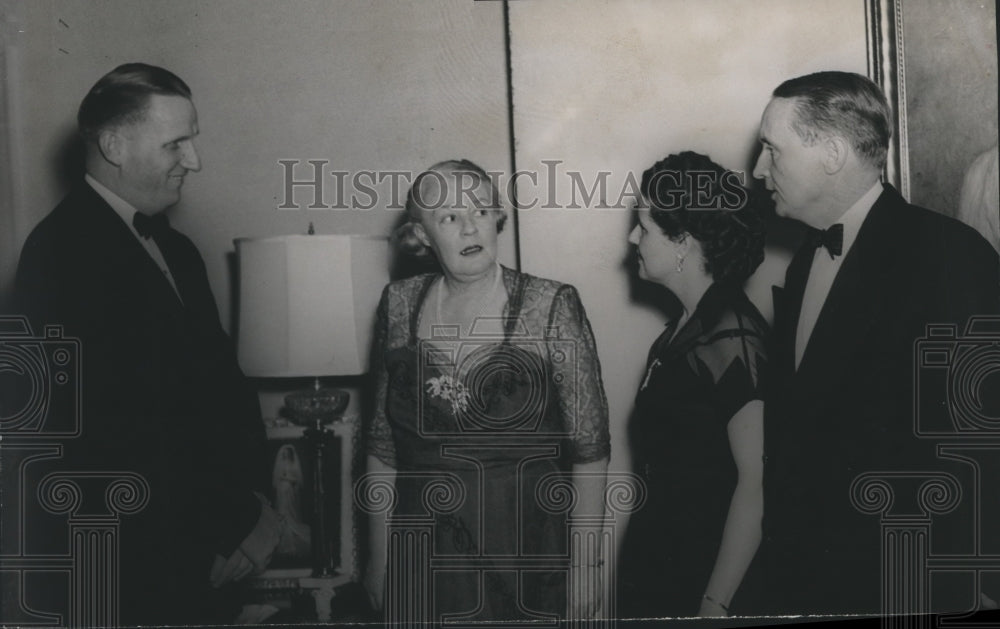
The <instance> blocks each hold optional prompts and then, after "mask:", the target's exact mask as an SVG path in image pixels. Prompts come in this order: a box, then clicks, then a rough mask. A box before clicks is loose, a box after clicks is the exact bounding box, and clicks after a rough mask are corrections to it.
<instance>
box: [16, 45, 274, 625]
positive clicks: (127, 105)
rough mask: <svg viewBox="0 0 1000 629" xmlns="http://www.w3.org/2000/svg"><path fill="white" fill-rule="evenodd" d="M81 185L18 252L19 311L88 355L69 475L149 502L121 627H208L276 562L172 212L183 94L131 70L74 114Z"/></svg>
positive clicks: (205, 307) (250, 419)
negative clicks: (131, 481)
mask: <svg viewBox="0 0 1000 629" xmlns="http://www.w3.org/2000/svg"><path fill="white" fill-rule="evenodd" d="M78 124H79V131H80V134H81V136H82V140H83V142H84V146H85V168H86V174H85V175H84V177H83V178H82V180H80V181H79V182H78V183H77V185H76V186H75V187H74V188H73V190H72V191H71V192H70V193H69V194H68V195H67V196H66V198H65V199H63V201H62V202H61V203H60V204H59V205H58V206H57V207H56V208H55V209H54V210H53V211H52V212H51V213H50V214H49V215H48V216H47V217H46V218H45V219H43V220H42V221H41V223H39V225H38V226H37V227H36V228H35V229H34V230H33V231H32V233H31V235H30V236H29V237H28V239H27V241H26V242H25V245H24V249H23V251H22V254H21V259H20V263H19V265H18V270H17V276H16V280H15V303H16V304H17V305H18V307H19V310H20V311H21V312H23V313H24V314H26V315H27V316H28V317H29V319H31V321H32V322H33V324H34V325H35V326H36V329H41V327H40V326H42V325H44V324H59V325H62V326H64V330H65V334H66V335H67V336H73V337H77V338H79V339H80V341H81V361H82V362H81V364H82V366H81V377H82V382H81V387H82V392H83V400H82V409H83V410H82V427H83V430H82V436H81V437H80V438H78V439H76V440H73V441H71V442H70V443H68V444H67V446H66V457H65V459H64V461H63V462H62V463H63V465H64V466H65V468H66V469H70V470H73V471H134V472H138V473H140V474H141V475H142V476H143V477H144V478H145V480H146V481H147V482H148V484H149V489H150V502H149V504H148V506H147V507H146V508H145V509H144V510H143V511H142V512H140V513H139V514H137V515H134V516H127V517H125V518H123V520H122V524H121V528H120V546H119V555H118V556H119V558H120V583H121V590H120V609H121V611H120V614H121V615H120V620H121V622H122V623H123V624H140V623H141V624H164V623H169V624H174V623H178V624H180V623H215V622H223V621H226V620H232V619H233V618H235V615H236V613H237V612H238V608H237V603H238V601H237V600H236V595H237V594H238V592H237V591H236V588H235V587H234V585H233V583H234V582H236V581H239V580H240V579H242V578H243V577H245V576H246V575H247V574H250V573H251V572H253V571H254V570H261V569H263V568H264V567H265V566H266V564H267V563H268V561H269V558H270V555H271V553H272V552H273V549H274V547H275V546H276V544H277V542H278V539H279V537H280V533H281V521H280V519H279V518H278V516H277V515H276V514H275V512H274V511H273V510H272V509H271V508H270V507H269V506H268V505H267V504H266V503H265V501H264V500H263V498H262V494H260V493H258V492H263V491H265V488H266V487H267V483H268V480H269V478H268V471H269V470H268V465H267V459H266V452H265V447H266V446H265V434H264V427H263V423H262V421H261V417H260V407H259V404H258V401H257V396H256V393H255V392H254V391H253V389H252V388H251V387H250V386H249V385H248V383H247V381H246V379H245V378H244V376H243V374H242V373H241V372H240V369H239V367H238V366H237V363H236V357H235V352H234V349H233V347H232V343H231V340H230V338H229V337H228V336H227V335H226V333H225V332H224V330H223V328H222V326H221V324H220V322H219V315H218V310H217V307H216V304H215V300H214V297H213V295H212V292H211V289H210V287H209V283H208V277H207V275H206V272H205V265H204V263H203V261H202V259H201V256H200V255H199V253H198V251H197V250H196V249H195V247H194V245H193V243H192V242H191V241H190V240H189V239H188V238H187V237H186V236H184V235H183V234H181V233H179V232H177V231H176V230H174V229H173V228H171V227H170V226H169V224H168V222H167V219H166V211H167V210H168V209H169V208H171V207H172V206H174V205H175V204H176V203H177V202H178V201H179V200H180V198H181V187H182V185H183V183H184V178H185V177H186V176H187V175H188V174H189V173H191V172H197V171H198V170H200V169H201V162H200V159H199V156H198V152H197V150H196V148H195V144H194V142H195V137H196V136H197V135H198V121H197V114H196V111H195V108H194V104H193V103H192V101H191V91H190V89H189V88H188V86H187V85H186V84H185V83H184V82H183V81H182V80H181V79H180V78H178V77H177V76H175V75H174V74H172V73H171V72H169V71H167V70H164V69H162V68H158V67H154V66H149V65H145V64H140V63H130V64H126V65H122V66H119V67H118V68H115V69H114V70H113V71H112V72H110V73H108V74H107V75H105V76H104V77H103V78H101V79H100V80H99V81H98V82H97V83H96V84H95V85H94V87H93V88H92V89H91V90H90V92H89V93H88V94H87V96H86V97H85V98H84V100H83V102H82V103H81V105H80V109H79V113H78Z"/></svg>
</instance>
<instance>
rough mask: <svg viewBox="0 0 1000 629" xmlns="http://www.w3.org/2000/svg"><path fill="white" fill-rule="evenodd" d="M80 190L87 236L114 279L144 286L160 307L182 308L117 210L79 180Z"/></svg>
mask: <svg viewBox="0 0 1000 629" xmlns="http://www.w3.org/2000/svg"><path fill="white" fill-rule="evenodd" d="M80 194H81V196H82V199H81V203H80V207H81V208H82V209H84V210H85V211H86V212H87V220H86V221H85V225H87V226H88V229H89V231H90V233H89V235H88V238H89V239H90V242H91V243H93V244H94V245H95V249H94V250H95V251H97V252H98V253H99V254H100V255H102V256H104V257H105V258H106V259H108V261H109V267H111V268H114V269H115V271H114V274H115V275H116V276H118V279H117V280H116V281H120V282H129V283H137V284H138V285H140V286H142V287H144V288H145V290H146V292H147V293H148V294H151V295H152V296H153V297H154V298H155V299H156V300H157V301H158V302H160V305H161V307H163V308H167V309H176V310H180V309H182V308H183V304H182V303H181V301H180V298H179V297H178V296H177V293H176V292H175V291H174V288H173V286H171V285H170V282H169V281H168V280H167V278H166V277H164V276H163V271H162V270H161V269H160V267H159V266H158V265H157V264H156V261H154V260H153V258H152V257H150V255H149V253H148V252H147V251H146V250H145V249H144V248H143V246H142V245H141V244H139V241H138V239H137V238H136V236H135V234H133V233H132V230H131V228H130V227H129V226H128V225H126V224H125V222H124V221H122V219H121V217H120V216H118V213H117V212H115V211H114V210H113V209H112V208H111V206H109V205H108V204H107V202H106V201H105V200H104V199H103V198H101V196H100V195H99V194H97V192H95V191H94V190H93V189H92V188H91V187H90V186H88V185H86V184H82V185H81V190H80Z"/></svg>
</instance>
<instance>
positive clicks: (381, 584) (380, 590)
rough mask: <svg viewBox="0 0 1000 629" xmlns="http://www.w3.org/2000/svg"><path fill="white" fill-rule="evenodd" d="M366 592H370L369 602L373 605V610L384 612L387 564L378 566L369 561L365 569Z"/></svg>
mask: <svg viewBox="0 0 1000 629" xmlns="http://www.w3.org/2000/svg"><path fill="white" fill-rule="evenodd" d="M363 581H364V586H365V590H366V591H367V592H368V601H369V602H370V603H371V604H372V609H374V610H375V611H376V612H381V611H382V605H383V604H384V603H385V564H381V565H378V566H376V565H375V564H374V563H373V562H371V561H369V562H368V565H367V566H366V568H365V578H364V580H363Z"/></svg>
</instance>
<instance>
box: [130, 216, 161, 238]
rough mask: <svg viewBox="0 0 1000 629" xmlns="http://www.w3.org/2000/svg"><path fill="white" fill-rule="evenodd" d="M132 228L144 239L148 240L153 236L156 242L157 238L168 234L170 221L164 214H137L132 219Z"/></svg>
mask: <svg viewBox="0 0 1000 629" xmlns="http://www.w3.org/2000/svg"><path fill="white" fill-rule="evenodd" d="M132 226H133V227H135V231H137V232H139V235H140V236H142V237H143V238H147V239H148V238H149V237H150V236H152V237H153V240H156V238H157V237H159V236H162V235H163V234H164V233H166V231H167V228H169V227H170V221H169V220H167V215H166V214H164V213H163V212H157V213H156V214H153V215H152V216H149V215H147V214H143V213H142V212H136V213H135V215H134V216H133V217H132Z"/></svg>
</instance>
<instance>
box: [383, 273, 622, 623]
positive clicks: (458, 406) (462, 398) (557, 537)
mask: <svg viewBox="0 0 1000 629" xmlns="http://www.w3.org/2000/svg"><path fill="white" fill-rule="evenodd" d="M437 277H439V276H437V275H421V276H418V277H415V278H411V279H408V280H403V281H400V282H394V283H392V284H390V285H389V286H388V287H386V290H385V292H384V293H383V296H382V301H381V303H380V305H379V309H378V318H377V323H376V339H375V345H374V350H373V352H374V353H373V363H372V368H373V373H374V374H375V376H376V409H375V416H374V419H373V421H372V423H371V424H370V425H369V427H368V429H367V431H366V433H367V440H368V443H367V451H368V453H369V454H372V455H374V456H376V457H378V458H379V459H380V460H381V461H383V462H384V463H386V464H388V465H390V466H392V467H394V468H395V469H396V488H397V492H398V502H397V504H396V505H395V510H394V512H393V513H394V515H395V516H402V515H420V514H428V513H429V511H428V509H427V507H426V505H425V501H428V500H429V501H432V502H433V501H434V500H435V499H440V500H441V501H443V502H448V501H449V498H451V497H456V496H457V500H455V501H453V502H452V503H451V504H447V505H440V504H439V505H438V507H439V508H438V512H437V513H435V514H434V516H433V518H434V519H433V522H434V535H433V546H434V548H433V554H434V556H435V557H442V556H446V555H453V556H455V555H457V556H485V557H486V561H485V565H486V566H487V568H486V569H485V570H483V571H482V572H477V571H475V570H461V569H456V570H453V571H439V572H437V573H436V576H435V578H434V582H433V591H434V594H433V599H434V600H433V617H434V618H435V619H436V621H442V620H482V621H489V620H512V619H531V620H541V619H545V618H549V619H552V618H553V617H563V616H564V615H565V611H566V586H565V583H566V581H565V579H566V577H565V566H566V565H567V562H566V561H565V558H566V557H567V556H568V550H567V536H566V526H565V515H564V514H563V513H559V512H558V511H559V510H558V509H551V508H550V509H546V506H547V505H546V504H545V503H546V502H547V500H548V501H549V502H551V499H547V498H546V497H544V496H540V495H537V494H536V491H539V487H540V486H539V481H540V480H542V479H543V477H545V476H546V475H547V474H552V473H558V472H565V471H568V470H569V469H570V467H571V465H572V464H573V463H585V462H591V461H596V460H599V459H602V458H604V457H606V456H607V455H608V453H609V451H610V445H609V436H608V414H607V401H606V398H605V395H604V389H603V385H602V383H601V374H600V365H599V363H598V360H597V353H596V348H595V345H594V339H593V334H592V332H591V329H590V324H589V322H588V321H587V318H586V315H585V313H584V310H583V307H582V305H581V304H580V301H579V298H578V296H577V293H576V290H575V289H574V288H573V287H572V286H569V285H565V284H559V283H557V282H553V281H550V280H544V279H540V278H536V277H533V276H530V275H526V274H521V273H517V272H515V271H512V270H510V269H503V281H504V285H505V287H506V289H507V292H508V295H509V298H508V304H507V307H506V310H505V313H504V315H505V316H504V320H503V334H502V335H497V334H494V335H488V334H484V335H480V334H478V333H477V329H476V326H474V328H473V331H472V332H471V333H470V334H469V336H468V337H465V338H463V339H462V340H461V341H460V342H459V343H452V344H450V345H449V346H448V347H449V348H451V351H452V353H451V354H449V353H448V352H447V351H435V348H437V349H438V350H440V349H441V348H442V347H443V346H442V345H440V344H438V345H435V344H434V342H433V340H431V341H428V340H423V339H418V337H417V330H418V329H419V320H418V319H419V313H420V310H421V306H422V304H423V302H424V300H425V298H426V296H427V293H428V291H429V290H430V288H431V286H432V285H433V283H434V281H435V280H436V278H437ZM494 329H497V330H499V328H494ZM455 347H458V348H459V349H458V350H457V352H456V351H454V348H455ZM443 473H444V474H447V475H448V476H447V477H444V476H442V474H443ZM441 478H450V479H452V480H453V481H457V484H458V485H460V487H461V491H460V492H459V493H458V494H456V493H454V491H453V489H454V484H455V483H454V482H453V483H452V484H451V485H440V484H439V485H436V486H435V485H434V481H435V480H440V479H441ZM435 487H436V488H437V489H438V490H440V491H436V492H435V491H432V490H433V489H435ZM446 487H449V488H450V489H446ZM449 492H451V493H449ZM462 493H464V500H463V499H462V498H463V496H462V495H461V494H462ZM548 506H550V507H551V506H552V505H548ZM452 509H453V510H452ZM389 553H390V558H389V561H390V562H392V561H393V557H392V549H391V548H390V549H389ZM497 556H507V557H511V558H518V557H520V558H528V557H530V558H539V557H541V558H543V559H542V560H543V561H545V562H546V564H545V566H546V567H547V568H548V570H540V571H532V572H526V573H523V574H521V575H518V573H517V572H516V570H512V569H507V570H500V569H496V568H495V567H494V566H495V564H494V559H495V558H496V557H497ZM553 562H554V563H553ZM404 594H405V593H398V592H393V591H392V588H391V586H389V587H388V589H387V593H386V600H387V601H390V600H392V598H393V596H401V595H404Z"/></svg>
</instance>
